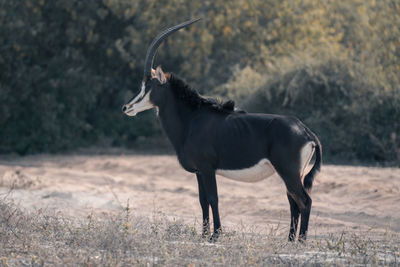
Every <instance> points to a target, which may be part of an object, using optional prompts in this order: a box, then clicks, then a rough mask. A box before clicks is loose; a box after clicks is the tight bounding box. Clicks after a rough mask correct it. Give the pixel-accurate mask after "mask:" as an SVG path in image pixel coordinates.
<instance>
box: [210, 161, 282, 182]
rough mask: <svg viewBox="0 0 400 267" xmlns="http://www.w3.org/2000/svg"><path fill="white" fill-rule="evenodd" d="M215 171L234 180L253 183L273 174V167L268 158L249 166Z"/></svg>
mask: <svg viewBox="0 0 400 267" xmlns="http://www.w3.org/2000/svg"><path fill="white" fill-rule="evenodd" d="M216 173H217V174H218V175H221V176H224V177H226V178H229V179H232V180H235V181H240V182H247V183H255V182H258V181H261V180H264V179H266V178H268V177H270V176H271V175H273V174H274V173H275V169H274V167H273V166H272V164H271V162H270V161H269V160H268V159H261V160H260V161H259V162H258V163H257V164H256V165H254V166H252V167H249V168H245V169H239V170H219V169H217V171H216Z"/></svg>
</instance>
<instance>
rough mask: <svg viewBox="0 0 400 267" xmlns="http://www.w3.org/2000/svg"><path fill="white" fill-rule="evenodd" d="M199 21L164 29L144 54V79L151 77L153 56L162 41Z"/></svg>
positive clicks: (193, 20)
mask: <svg viewBox="0 0 400 267" xmlns="http://www.w3.org/2000/svg"><path fill="white" fill-rule="evenodd" d="M199 20H201V18H199V19H192V20H189V21H186V22H183V23H181V24H178V25H176V26H173V27H171V28H168V29H166V30H165V31H163V32H162V33H160V34H159V35H158V36H157V37H156V38H155V39H154V40H153V42H152V43H151V45H150V47H149V49H148V50H147V54H146V60H145V61H144V62H145V63H144V75H145V77H150V76H151V67H152V66H153V60H154V56H155V54H156V52H157V48H158V47H159V46H160V44H161V43H162V41H164V39H166V38H167V37H168V36H169V35H170V34H172V33H174V32H176V31H178V30H180V29H182V28H184V27H186V26H189V25H190V24H193V23H195V22H197V21H199Z"/></svg>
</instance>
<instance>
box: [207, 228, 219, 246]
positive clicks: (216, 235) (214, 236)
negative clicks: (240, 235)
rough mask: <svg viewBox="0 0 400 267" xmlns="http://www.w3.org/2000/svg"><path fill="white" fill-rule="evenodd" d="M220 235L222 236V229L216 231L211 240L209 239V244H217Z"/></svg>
mask: <svg viewBox="0 0 400 267" xmlns="http://www.w3.org/2000/svg"><path fill="white" fill-rule="evenodd" d="M220 234H221V229H219V230H217V231H215V232H214V233H213V234H212V235H211V236H210V238H209V239H208V242H210V243H215V242H217V240H218V238H219V236H220Z"/></svg>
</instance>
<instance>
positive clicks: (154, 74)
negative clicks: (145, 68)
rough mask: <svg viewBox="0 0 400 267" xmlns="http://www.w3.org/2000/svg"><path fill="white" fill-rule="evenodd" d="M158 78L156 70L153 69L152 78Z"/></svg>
mask: <svg viewBox="0 0 400 267" xmlns="http://www.w3.org/2000/svg"><path fill="white" fill-rule="evenodd" d="M155 77H156V70H155V69H153V68H151V78H152V79H153V78H155Z"/></svg>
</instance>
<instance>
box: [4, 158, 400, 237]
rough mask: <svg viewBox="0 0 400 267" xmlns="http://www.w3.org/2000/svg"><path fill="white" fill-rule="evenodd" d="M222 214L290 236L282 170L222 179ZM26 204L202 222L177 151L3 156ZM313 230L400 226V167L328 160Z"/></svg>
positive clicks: (318, 184) (225, 220) (7, 181)
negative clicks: (252, 178) (126, 210)
mask: <svg viewBox="0 0 400 267" xmlns="http://www.w3.org/2000/svg"><path fill="white" fill-rule="evenodd" d="M217 180H218V190H219V201H220V215H221V220H222V224H223V226H225V227H228V228H229V227H235V226H237V225H244V226H257V227H260V228H265V229H267V228H268V227H269V226H271V225H274V226H276V225H280V226H281V227H282V234H284V235H286V231H288V225H289V204H288V201H287V198H286V193H285V192H286V191H285V187H284V185H283V182H282V180H281V179H280V177H279V176H277V175H274V176H272V177H270V178H268V179H266V180H263V181H261V182H258V183H252V184H251V183H241V182H235V181H231V180H228V179H226V178H223V177H218V178H217ZM10 187H13V188H14V190H13V191H12V192H11V195H10V197H12V198H13V199H14V200H15V201H16V202H17V203H19V204H20V205H21V206H22V207H24V208H26V209H27V210H32V209H33V210H38V209H45V210H55V211H61V212H63V214H67V215H71V216H74V217H75V216H76V217H79V216H87V214H89V213H90V212H94V213H102V212H113V211H118V210H121V208H123V207H124V206H126V205H127V203H128V202H129V206H130V207H131V208H132V211H133V213H135V214H137V215H145V216H151V214H154V213H163V214H165V215H167V216H170V217H176V218H179V219H183V220H185V221H188V222H193V221H195V222H196V221H198V222H199V223H198V225H199V228H200V221H201V209H200V205H199V202H198V192H197V181H196V179H195V175H194V174H191V173H187V172H185V171H184V170H183V169H182V168H181V167H180V166H179V164H178V162H177V160H176V158H175V157H174V156H170V155H89V156H86V155H68V156H60V155H59V156H53V155H39V156H28V157H2V158H0V194H4V193H7V192H8V191H9V188H10ZM312 198H313V207H312V213H311V217H310V229H309V230H310V231H309V235H311V236H312V235H313V234H315V235H317V234H318V231H319V229H327V228H328V229H330V230H331V231H336V230H338V231H341V230H345V229H347V230H348V229H360V230H361V229H364V230H365V229H373V230H374V231H387V230H390V231H393V232H397V233H399V232H400V207H399V204H400V169H399V168H376V167H361V166H333V165H324V166H323V168H322V172H321V173H320V174H319V175H318V176H317V178H316V180H315V182H314V187H313V191H312Z"/></svg>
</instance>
